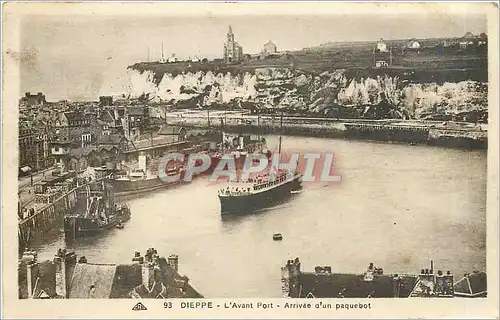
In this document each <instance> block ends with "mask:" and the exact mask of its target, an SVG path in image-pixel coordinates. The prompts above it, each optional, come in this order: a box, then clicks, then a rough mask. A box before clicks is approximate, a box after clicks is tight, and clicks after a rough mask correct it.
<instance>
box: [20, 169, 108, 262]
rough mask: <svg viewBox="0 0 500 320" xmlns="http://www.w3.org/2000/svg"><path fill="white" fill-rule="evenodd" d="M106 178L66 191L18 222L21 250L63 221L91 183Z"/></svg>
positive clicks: (98, 180) (92, 182)
mask: <svg viewBox="0 0 500 320" xmlns="http://www.w3.org/2000/svg"><path fill="white" fill-rule="evenodd" d="M103 179H105V178H99V179H96V180H93V181H90V182H87V183H85V184H81V185H78V186H77V187H75V188H73V189H71V190H69V191H68V192H66V193H64V194H63V195H61V196H60V197H58V198H57V199H55V200H54V201H53V202H51V203H49V204H44V205H43V206H42V207H41V208H39V209H38V210H36V212H35V213H34V214H33V215H31V216H28V217H26V218H24V219H23V220H21V221H20V222H19V224H18V241H19V250H20V252H22V250H24V249H25V247H26V246H27V245H28V243H29V241H30V240H32V239H33V238H34V237H36V236H38V235H40V234H42V233H43V232H46V231H48V230H50V229H51V228H52V227H53V226H54V224H55V222H57V221H62V219H63V218H64V215H65V214H66V213H68V212H70V211H71V210H72V209H74V208H75V206H76V204H77V202H78V199H79V197H81V194H85V193H82V192H81V191H83V190H88V189H89V188H90V186H91V185H93V184H95V183H97V182H100V181H102V180H103Z"/></svg>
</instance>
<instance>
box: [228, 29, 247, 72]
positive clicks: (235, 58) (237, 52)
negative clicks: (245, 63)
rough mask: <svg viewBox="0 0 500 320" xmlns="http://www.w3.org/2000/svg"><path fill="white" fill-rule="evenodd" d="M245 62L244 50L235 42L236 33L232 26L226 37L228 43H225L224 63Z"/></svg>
mask: <svg viewBox="0 0 500 320" xmlns="http://www.w3.org/2000/svg"><path fill="white" fill-rule="evenodd" d="M242 60H243V48H242V47H241V46H240V45H239V44H238V42H236V41H234V33H233V29H232V28H231V26H229V31H228V32H227V35H226V42H225V43H224V61H225V62H226V63H235V62H239V61H242Z"/></svg>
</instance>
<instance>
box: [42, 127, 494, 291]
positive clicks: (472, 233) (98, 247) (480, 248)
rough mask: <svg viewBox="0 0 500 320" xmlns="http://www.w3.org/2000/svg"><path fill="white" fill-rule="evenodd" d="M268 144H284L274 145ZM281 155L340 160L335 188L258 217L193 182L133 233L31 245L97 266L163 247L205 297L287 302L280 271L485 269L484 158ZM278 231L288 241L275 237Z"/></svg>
mask: <svg viewBox="0 0 500 320" xmlns="http://www.w3.org/2000/svg"><path fill="white" fill-rule="evenodd" d="M267 142H268V146H270V147H271V148H273V147H275V146H276V145H277V144H278V137H276V136H270V137H267ZM283 149H285V150H293V151H298V152H302V153H312V152H333V153H334V154H335V161H334V164H333V166H334V168H335V172H336V173H338V174H340V175H341V177H342V178H341V181H340V182H339V183H336V184H325V183H319V182H315V183H311V184H307V185H306V186H305V188H304V190H303V191H302V192H301V193H300V194H297V195H294V196H293V198H292V199H290V201H288V202H287V203H285V204H282V205H279V206H277V207H274V208H271V209H269V210H264V211H261V212H258V213H255V214H249V215H245V216H237V217H230V218H222V217H221V215H220V205H219V200H218V197H217V190H218V189H220V188H221V185H217V184H215V185H214V184H212V185H211V184H209V183H208V181H207V180H206V178H199V179H196V180H194V181H193V182H192V183H190V184H185V185H181V186H178V187H173V188H171V189H168V190H163V191H160V192H155V193H152V194H147V195H141V196H140V197H138V198H135V199H131V200H128V203H129V205H130V208H131V211H132V218H131V220H130V221H128V222H127V223H126V224H125V227H124V229H114V230H110V231H109V232H106V233H104V234H102V235H100V236H97V237H94V238H88V239H78V240H76V241H75V242H68V243H66V244H65V241H64V234H63V232H61V230H60V229H59V228H55V229H54V230H53V231H52V232H51V233H50V234H48V235H45V236H44V238H45V239H44V240H43V241H44V242H36V243H34V244H33V245H34V249H35V250H37V251H38V252H39V257H40V259H52V257H53V255H54V254H55V253H56V251H57V249H58V248H60V247H63V246H64V245H66V246H67V248H68V249H71V250H75V251H76V253H77V254H78V255H79V256H80V255H84V256H86V257H87V260H88V261H89V262H99V263H131V259H132V257H133V254H134V251H135V250H137V251H141V252H144V251H145V250H146V249H147V248H148V247H155V248H156V249H157V250H158V253H159V254H160V255H165V256H166V255H169V254H171V253H176V254H178V255H179V272H180V273H181V274H184V275H187V276H188V277H189V278H190V283H191V284H192V285H193V286H194V287H195V288H196V289H197V290H198V291H199V292H200V293H201V294H203V295H204V296H205V297H209V298H216V297H280V294H281V279H280V275H281V272H280V267H281V266H282V265H284V264H285V263H286V261H287V260H288V259H291V258H295V257H299V258H300V260H301V261H302V269H303V270H308V271H312V270H313V269H314V267H315V266H318V265H319V266H331V267H332V272H348V273H362V272H363V271H364V270H365V269H366V267H367V266H368V264H369V263H370V262H373V263H374V264H375V266H377V267H382V268H383V269H384V273H417V272H419V271H420V269H422V268H429V261H430V260H434V266H435V270H443V271H447V270H450V271H451V272H453V273H454V274H456V275H457V277H460V276H461V275H463V273H465V272H472V271H474V270H482V271H485V270H486V163H487V156H486V151H484V150H479V151H477V150H475V151H468V150H456V149H443V148H437V147H428V146H408V145H399V144H386V143H375V142H362V141H347V140H331V139H319V138H300V137H284V139H283ZM274 233H281V234H282V235H283V240H282V241H273V234H274Z"/></svg>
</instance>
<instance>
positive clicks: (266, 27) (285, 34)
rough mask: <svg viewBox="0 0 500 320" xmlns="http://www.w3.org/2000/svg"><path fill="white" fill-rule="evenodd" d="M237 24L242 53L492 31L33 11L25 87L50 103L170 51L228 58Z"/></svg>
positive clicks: (25, 24) (440, 19)
mask: <svg viewBox="0 0 500 320" xmlns="http://www.w3.org/2000/svg"><path fill="white" fill-rule="evenodd" d="M229 25H231V26H232V29H233V32H234V34H235V40H236V41H237V42H239V44H240V45H242V46H243V51H244V53H257V52H259V51H260V50H261V49H262V46H263V44H264V43H266V42H267V41H269V40H272V41H273V42H274V43H275V44H276V45H277V47H278V50H298V49H302V48H305V47H312V46H316V45H320V44H322V43H326V42H330V41H377V40H378V39H380V38H384V39H405V38H417V39H418V38H433V37H458V36H462V35H464V34H465V32H467V31H470V32H472V33H473V34H479V33H481V32H486V31H487V23H486V18H485V16H482V15H472V14H469V15H465V14H462V15H460V14H459V15H451V14H446V15H442V14H435V15H430V14H425V15H424V14H411V15H409V14H406V15H366V14H364V15H359V14H358V15H355V14H354V15H353V14H350V15H322V16H312V15H274V16H273V15H267V16H266V15H247V16H245V15H239V16H235V15H226V16H223V15H214V14H210V15H203V16H191V17H190V16H184V17H179V16H165V17H160V16H158V15H155V16H150V17H147V16H144V15H137V16H123V15H117V16H113V15H106V16H103V15H91V16H89V15H85V16H84V15H81V16H78V15H74V16H69V17H68V16H67V15H66V16H61V15H57V16H56V15H50V14H47V15H30V16H24V17H23V18H22V20H21V27H20V30H21V33H20V43H21V49H20V51H21V57H22V59H21V62H20V69H21V92H27V91H31V92H38V91H42V92H44V93H45V94H46V96H47V100H49V101H54V100H60V99H69V100H82V99H96V98H97V97H98V96H99V94H106V92H103V90H104V91H105V90H106V89H105V88H108V87H110V86H111V87H113V83H115V82H120V81H123V79H122V78H123V77H125V76H126V74H125V73H126V68H127V66H129V65H131V64H133V63H136V62H139V61H147V60H148V51H149V57H150V60H151V61H157V60H158V59H159V57H160V55H161V47H162V43H163V47H164V52H165V56H169V55H170V54H171V53H175V54H176V56H177V57H179V58H187V57H190V56H199V57H202V58H203V57H207V58H217V57H219V58H220V57H222V47H223V43H224V40H225V34H226V33H227V30H228V26H229Z"/></svg>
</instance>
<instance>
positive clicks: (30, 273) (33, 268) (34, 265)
mask: <svg viewBox="0 0 500 320" xmlns="http://www.w3.org/2000/svg"><path fill="white" fill-rule="evenodd" d="M39 273H40V270H39V268H38V261H36V260H32V261H30V262H28V264H27V265H26V281H27V288H28V299H32V298H33V294H34V290H35V284H36V279H37V278H38V277H39V276H40V274H39Z"/></svg>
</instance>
